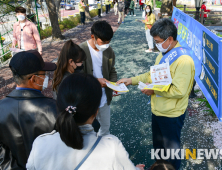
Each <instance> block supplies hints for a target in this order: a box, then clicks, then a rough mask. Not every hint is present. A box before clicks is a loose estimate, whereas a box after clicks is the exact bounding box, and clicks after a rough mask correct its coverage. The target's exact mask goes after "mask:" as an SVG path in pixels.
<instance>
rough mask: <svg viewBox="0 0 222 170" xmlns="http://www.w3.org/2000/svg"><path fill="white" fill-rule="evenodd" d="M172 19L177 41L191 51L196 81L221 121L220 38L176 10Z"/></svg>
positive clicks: (221, 54)
mask: <svg viewBox="0 0 222 170" xmlns="http://www.w3.org/2000/svg"><path fill="white" fill-rule="evenodd" d="M171 19H172V20H173V22H174V24H175V25H176V27H177V33H178V34H177V40H178V41H179V43H180V44H181V46H183V47H186V48H189V49H190V50H191V53H192V54H191V55H192V56H191V57H192V58H193V60H194V63H195V80H196V82H197V83H198V85H199V86H200V88H201V90H202V92H203V94H204V96H205V97H206V99H207V100H208V102H209V103H210V105H211V107H212V109H213V110H214V112H215V114H216V115H217V117H218V118H219V120H220V121H222V63H221V62H222V38H220V37H218V36H216V35H215V34H213V33H212V32H211V31H210V30H208V29H207V28H206V27H204V26H203V25H202V24H200V23H199V22H198V21H196V20H195V19H193V18H192V17H190V16H189V15H187V14H185V13H184V12H182V11H181V10H179V9H177V8H176V7H174V9H173V15H172V18H171Z"/></svg>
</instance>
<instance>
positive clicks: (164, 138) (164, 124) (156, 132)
mask: <svg viewBox="0 0 222 170" xmlns="http://www.w3.org/2000/svg"><path fill="white" fill-rule="evenodd" d="M185 116H186V112H185V113H184V114H182V115H181V116H179V117H173V118H170V117H163V116H156V115H154V114H152V136H153V148H154V150H157V149H164V150H165V156H166V149H175V150H176V149H180V135H181V129H182V127H183V124H184V119H185ZM160 153H161V152H160V151H159V154H158V155H159V157H160V158H161V155H160ZM178 155H179V157H180V158H181V152H179V154H178ZM168 161H169V162H170V163H171V164H172V165H173V166H174V168H175V169H176V170H178V169H179V168H180V164H181V160H180V159H171V156H170V158H169V159H168Z"/></svg>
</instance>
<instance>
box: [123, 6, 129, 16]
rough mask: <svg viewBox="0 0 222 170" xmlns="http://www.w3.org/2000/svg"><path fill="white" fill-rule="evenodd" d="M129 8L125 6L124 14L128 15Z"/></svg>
mask: <svg viewBox="0 0 222 170" xmlns="http://www.w3.org/2000/svg"><path fill="white" fill-rule="evenodd" d="M127 10H128V6H125V9H124V13H125V15H126V14H127Z"/></svg>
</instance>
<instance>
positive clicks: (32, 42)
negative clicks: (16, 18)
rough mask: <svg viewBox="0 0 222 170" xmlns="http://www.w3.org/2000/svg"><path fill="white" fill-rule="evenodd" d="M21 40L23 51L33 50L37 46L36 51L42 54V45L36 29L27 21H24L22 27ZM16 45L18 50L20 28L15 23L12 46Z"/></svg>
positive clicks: (18, 24)
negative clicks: (22, 41)
mask: <svg viewBox="0 0 222 170" xmlns="http://www.w3.org/2000/svg"><path fill="white" fill-rule="evenodd" d="M23 40H24V47H25V50H34V49H36V48H37V46H38V51H39V52H40V53H41V52H42V44H41V40H40V36H39V32H38V30H37V27H36V26H35V24H33V23H32V22H30V21H28V20H26V22H25V26H24V27H23ZM16 43H17V44H18V48H21V27H20V23H19V22H16V23H15V24H14V26H13V44H14V45H16ZM36 44H37V46H36Z"/></svg>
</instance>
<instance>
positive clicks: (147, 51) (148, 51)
mask: <svg viewBox="0 0 222 170" xmlns="http://www.w3.org/2000/svg"><path fill="white" fill-rule="evenodd" d="M145 52H146V53H152V52H153V50H151V51H150V50H145Z"/></svg>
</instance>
